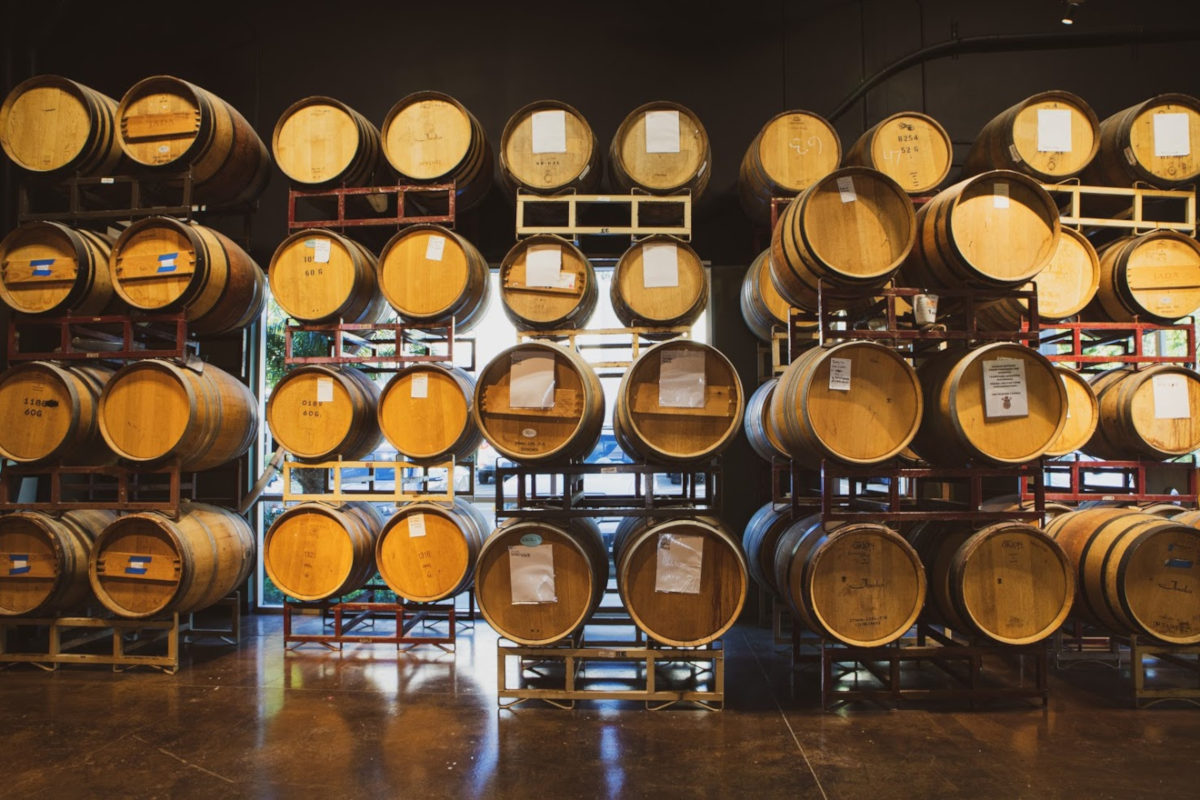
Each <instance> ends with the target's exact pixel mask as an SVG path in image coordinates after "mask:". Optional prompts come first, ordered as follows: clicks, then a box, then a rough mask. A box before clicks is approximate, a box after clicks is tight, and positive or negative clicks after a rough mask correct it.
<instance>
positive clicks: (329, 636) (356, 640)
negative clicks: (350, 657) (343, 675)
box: [283, 587, 475, 652]
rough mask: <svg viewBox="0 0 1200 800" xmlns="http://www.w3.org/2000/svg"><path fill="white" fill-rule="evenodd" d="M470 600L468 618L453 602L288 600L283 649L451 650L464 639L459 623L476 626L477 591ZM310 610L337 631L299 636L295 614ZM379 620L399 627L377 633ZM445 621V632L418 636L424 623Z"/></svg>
mask: <svg viewBox="0 0 1200 800" xmlns="http://www.w3.org/2000/svg"><path fill="white" fill-rule="evenodd" d="M375 588H376V587H368V596H369V597H374V589H375ZM467 602H468V609H467V613H466V615H463V614H462V613H461V612H460V611H459V610H458V608H456V606H455V603H454V600H453V599H451V600H450V601H449V602H446V603H405V602H399V601H397V602H390V603H388V602H376V601H374V600H368V601H364V602H356V601H342V600H341V599H340V598H335V599H330V600H322V601H319V602H313V603H303V602H293V601H287V602H284V604H283V646H284V649H286V650H295V649H297V648H298V647H300V646H302V645H305V644H319V645H322V646H323V647H327V648H328V649H330V650H337V651H339V652H341V651H342V649H343V647H344V646H345V645H347V644H391V645H395V646H396V649H397V650H411V649H412V648H413V647H416V646H418V645H433V646H435V647H438V648H440V649H442V650H445V651H446V652H451V651H453V649H454V647H455V646H456V643H457V641H458V626H459V624H461V623H471V624H474V621H475V592H474V590H471V591H469V592H468V601H467ZM305 611H317V612H319V614H320V617H321V628H322V630H325V629H328V628H332V633H298V632H296V627H295V620H294V615H296V614H300V613H303V612H305ZM377 621H387V622H389V623H394V627H391V626H389V627H388V630H385V631H381V632H378V633H376V632H374V630H375V622H377ZM443 622H444V623H445V624H446V632H445V633H444V634H438V633H432V634H427V633H414V632H413V631H414V630H415V629H416V628H417V626H418V625H420V626H425V625H427V624H431V623H432V624H440V623H443ZM368 630H370V631H371V632H368Z"/></svg>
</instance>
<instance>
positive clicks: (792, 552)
mask: <svg viewBox="0 0 1200 800" xmlns="http://www.w3.org/2000/svg"><path fill="white" fill-rule="evenodd" d="M772 566H773V568H774V573H775V585H776V586H777V587H778V589H779V592H780V594H781V595H782V597H783V599H784V600H785V601H786V602H787V604H788V607H789V608H790V609H791V610H792V613H794V614H795V615H796V618H797V620H798V621H799V622H800V623H801V624H803V625H804V626H805V627H806V628H808V629H809V630H810V631H813V632H814V633H817V634H818V635H820V636H821V637H823V638H826V639H834V640H837V641H839V642H843V643H844V644H847V645H850V646H851V647H882V646H883V645H886V644H889V643H891V642H894V641H895V640H897V639H899V638H900V637H901V636H903V635H904V634H905V632H906V631H908V629H909V628H911V627H912V626H913V624H914V623H915V622H916V621H917V615H918V614H920V612H921V607H922V606H923V605H924V604H925V570H924V568H923V567H922V566H921V559H920V558H919V557H918V556H917V552H916V551H915V550H913V548H912V545H910V544H909V543H908V542H906V541H904V538H903V537H902V536H900V535H899V534H897V533H896V532H895V531H893V530H892V529H891V528H888V527H886V526H884V525H878V524H875V523H870V522H842V523H831V524H827V525H822V524H821V519H820V515H813V516H811V517H805V518H804V519H801V520H798V521H796V522H794V523H792V524H791V526H790V527H788V529H787V530H786V531H785V532H784V533H783V534H782V535H781V536H780V537H779V542H778V544H777V545H776V549H775V559H774V563H773V565H772Z"/></svg>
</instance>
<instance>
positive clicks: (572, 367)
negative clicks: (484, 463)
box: [472, 341, 604, 464]
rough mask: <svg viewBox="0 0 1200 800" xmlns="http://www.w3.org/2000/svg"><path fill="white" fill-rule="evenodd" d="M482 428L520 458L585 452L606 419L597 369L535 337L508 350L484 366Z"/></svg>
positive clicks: (559, 458)
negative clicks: (536, 339) (533, 339)
mask: <svg viewBox="0 0 1200 800" xmlns="http://www.w3.org/2000/svg"><path fill="white" fill-rule="evenodd" d="M472 410H473V413H474V414H475V421H476V423H477V425H478V427H479V430H480V432H481V433H482V434H483V436H484V438H485V439H487V440H488V443H489V444H491V446H492V447H494V448H495V449H496V452H497V453H499V454H500V455H502V456H504V457H505V458H507V459H509V460H511V461H516V462H518V463H528V464H546V463H557V462H565V461H569V460H570V459H572V458H584V457H585V456H587V454H588V453H590V452H591V451H592V448H593V447H595V446H596V442H597V441H598V440H599V438H600V429H601V427H602V426H603V424H604V391H603V389H602V387H601V385H600V379H599V378H598V377H596V371H595V370H593V369H592V367H591V366H590V365H589V364H588V363H587V362H586V361H584V360H583V358H581V357H580V356H579V354H578V353H576V352H574V351H573V350H568V349H566V348H563V347H559V346H558V345H554V344H549V343H547V342H537V341H529V342H524V343H522V344H518V345H515V346H513V347H510V348H508V349H506V350H502V351H501V352H500V353H499V354H498V355H497V356H496V357H495V358H493V359H492V360H491V361H490V362H488V364H487V365H486V366H484V368H483V369H482V370H481V371H480V373H479V377H478V379H477V380H476V382H475V399H474V403H473V405H472Z"/></svg>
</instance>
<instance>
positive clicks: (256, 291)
mask: <svg viewBox="0 0 1200 800" xmlns="http://www.w3.org/2000/svg"><path fill="white" fill-rule="evenodd" d="M109 263H110V265H111V266H112V277H113V287H114V288H115V289H116V292H117V295H119V296H120V298H121V299H122V300H123V301H125V302H126V303H128V304H129V305H130V306H131V307H132V308H134V309H137V310H139V311H152V312H167V311H179V310H183V311H184V312H186V316H187V321H188V330H189V331H191V332H193V333H196V334H200V335H218V334H222V333H228V332H230V331H235V330H240V329H241V328H244V327H246V326H247V325H249V324H250V323H251V322H253V321H254V320H256V319H258V317H259V316H260V315H261V314H262V310H263V307H264V306H265V305H266V301H267V279H266V276H264V275H263V272H262V270H261V269H259V266H258V264H256V263H254V260H253V259H252V258H250V256H249V255H248V254H247V253H246V251H245V250H243V249H242V248H241V247H239V246H238V245H237V244H235V243H234V242H233V241H232V240H231V239H229V238H228V237H226V236H225V235H224V234H222V233H218V232H217V231H215V230H213V229H212V228H206V227H204V226H203V225H199V224H197V223H194V222H192V223H188V222H182V221H180V220H177V219H172V218H170V217H146V218H145V219H141V220H138V221H137V222H135V223H133V224H132V225H130V226H129V227H128V228H126V229H125V230H124V231H123V232H122V233H121V235H120V236H119V237H118V238H117V241H116V242H115V243H114V244H113V248H112V256H111V259H110V262H109Z"/></svg>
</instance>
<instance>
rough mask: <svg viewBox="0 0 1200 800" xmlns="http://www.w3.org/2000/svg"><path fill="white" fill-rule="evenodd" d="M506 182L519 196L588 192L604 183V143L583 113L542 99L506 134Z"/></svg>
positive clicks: (510, 123) (502, 144) (510, 191)
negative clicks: (601, 170) (601, 159)
mask: <svg viewBox="0 0 1200 800" xmlns="http://www.w3.org/2000/svg"><path fill="white" fill-rule="evenodd" d="M500 180H501V181H502V182H503V184H504V189H505V191H506V193H507V194H508V196H509V198H510V199H512V197H513V196H514V195H515V194H516V193H517V192H518V191H528V192H537V193H554V192H560V191H562V190H564V189H575V190H576V191H579V192H585V193H586V192H588V191H591V190H592V189H594V188H595V187H596V184H597V183H599V181H600V144H599V143H598V142H597V141H596V137H595V135H594V134H593V133H592V129H591V127H590V126H589V125H588V123H587V120H586V119H584V118H583V115H582V114H580V113H579V112H578V111H577V110H575V109H574V108H572V107H571V106H569V105H567V104H566V103H562V102H559V101H558V100H538V101H536V102H533V103H530V104H529V105H527V106H525V107H524V108H521V109H520V110H518V111H517V112H516V113H515V114H513V115H512V116H511V117H509V118H508V122H506V123H505V124H504V132H503V133H501V134H500Z"/></svg>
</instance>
